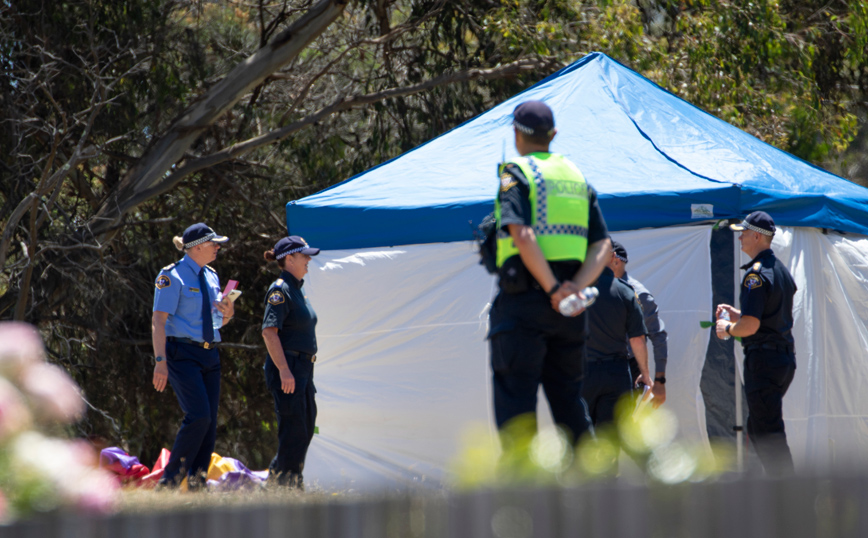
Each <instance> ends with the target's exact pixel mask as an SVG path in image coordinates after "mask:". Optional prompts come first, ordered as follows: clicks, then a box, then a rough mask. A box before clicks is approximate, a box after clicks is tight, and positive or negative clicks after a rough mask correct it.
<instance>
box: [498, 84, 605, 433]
mask: <svg viewBox="0 0 868 538" xmlns="http://www.w3.org/2000/svg"><path fill="white" fill-rule="evenodd" d="M513 127H514V128H515V146H516V149H517V150H518V153H519V154H520V155H521V157H519V158H516V159H514V160H512V161H511V162H508V163H503V164H502V165H501V166H500V170H499V172H500V189H499V192H498V195H497V198H496V201H495V217H496V219H497V230H498V231H497V267H498V272H499V287H500V291H499V293H498V295H497V297H496V298H495V300H494V303H493V305H492V308H491V312H490V317H489V322H490V331H489V340H490V346H491V366H492V370H493V386H494V390H493V393H494V413H495V420H496V422H497V426H498V428H499V429H500V430H501V431H503V430H504V428H505V427H506V426H507V425H508V423H510V421H512V420H513V419H515V418H516V417H519V416H520V415H527V416H530V417H533V419H534V420H532V421H530V426H531V427H532V431H528V432H527V433H535V430H536V422H535V418H536V415H535V412H536V405H537V391H538V388H539V385H540V384H542V386H543V389H544V390H545V394H546V398H547V399H548V401H549V406H550V407H551V411H552V416H553V418H554V421H555V423H556V424H558V425H560V426H562V427H564V428H565V429H566V430H568V432H569V434H570V435H572V436H573V438H574V440H575V441H578V439H579V437H580V436H581V435H582V434H583V433H584V432H585V431H586V430H587V429H588V427H589V423H588V418H587V412H586V409H585V405H584V402H582V400H581V386H582V376H583V375H584V362H585V339H586V335H587V317H586V316H585V315H584V312H583V311H581V310H580V311H579V312H577V313H576V314H575V316H574V317H566V316H563V315H561V314H560V313H559V311H558V305H559V303H560V301H561V300H562V299H564V298H566V297H567V296H569V295H571V294H575V293H579V292H580V290H582V289H584V288H585V287H587V286H589V285H590V284H591V283H593V282H594V281H595V280H596V279H597V277H598V276H599V274H600V272H601V271H602V270H603V267H605V264H606V261H607V260H608V259H609V257H610V256H611V246H610V242H609V237H608V230H607V228H606V222H605V220H604V219H603V215H602V212H601V211H600V208H599V205H598V203H597V195H596V193H595V192H594V190H593V189H592V188H591V187H590V186H589V185H588V184H587V182H586V181H585V179H584V177H583V176H582V173H581V172H580V171H579V169H578V168H577V167H576V166H575V165H574V164H573V163H571V162H570V161H568V160H567V159H566V158H564V157H563V156H562V155H558V154H556V153H550V152H549V143H550V142H551V140H552V138H554V136H555V132H556V131H555V128H554V117H553V115H552V111H551V109H549V107H548V106H546V105H545V104H544V103H542V102H540V101H528V102H525V103H522V104H521V105H519V106H518V107H517V108H516V109H515V111H514V112H513Z"/></svg>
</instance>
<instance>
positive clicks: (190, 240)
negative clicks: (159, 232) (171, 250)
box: [182, 222, 229, 248]
mask: <svg viewBox="0 0 868 538" xmlns="http://www.w3.org/2000/svg"><path fill="white" fill-rule="evenodd" d="M182 239H183V241H184V248H193V247H195V246H196V245H201V244H202V243H206V242H208V241H214V242H215V243H225V242H226V241H229V238H228V237H224V236H222V235H217V234H216V233H215V232H214V230H212V229H211V228H210V227H209V226H208V225H207V224H205V223H204V222H198V223H196V224H194V225H192V226H190V227H189V228H187V229H186V230H184V235H183V237H182Z"/></svg>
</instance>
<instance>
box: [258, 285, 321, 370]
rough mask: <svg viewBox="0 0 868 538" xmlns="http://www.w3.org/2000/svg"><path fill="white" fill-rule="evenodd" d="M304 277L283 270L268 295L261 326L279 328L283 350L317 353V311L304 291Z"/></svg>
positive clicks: (278, 333)
mask: <svg viewBox="0 0 868 538" xmlns="http://www.w3.org/2000/svg"><path fill="white" fill-rule="evenodd" d="M303 286H304V280H298V279H297V278H295V277H294V276H292V275H291V274H290V273H288V272H287V271H282V272H281V273H280V278H278V279H277V280H276V281H274V283H273V284H272V285H271V287H269V288H268V294H267V295H266V296H265V317H264V319H263V320H262V328H263V329H265V328H267V327H277V335H278V336H279V337H280V344H281V346H282V347H283V349H284V350H288V351H298V352H301V353H308V354H310V355H316V351H317V347H316V321H317V319H316V312H314V310H313V307H312V306H311V305H310V301H308V300H307V295H305V293H304V287H303Z"/></svg>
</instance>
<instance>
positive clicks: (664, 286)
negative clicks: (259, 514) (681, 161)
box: [305, 226, 712, 489]
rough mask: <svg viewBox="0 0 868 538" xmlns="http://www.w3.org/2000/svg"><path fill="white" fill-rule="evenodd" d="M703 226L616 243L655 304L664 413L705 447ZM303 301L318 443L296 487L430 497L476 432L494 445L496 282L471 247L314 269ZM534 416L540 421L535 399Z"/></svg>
mask: <svg viewBox="0 0 868 538" xmlns="http://www.w3.org/2000/svg"><path fill="white" fill-rule="evenodd" d="M709 235H710V228H709V227H708V226H696V227H677V228H661V229H652V230H639V231H631V232H623V233H616V234H613V236H614V237H615V238H616V239H617V240H618V241H623V243H624V244H625V246H626V247H627V248H628V251H629V253H630V264H629V265H628V270H629V271H630V273H631V274H632V275H633V276H634V277H635V278H637V279H639V280H640V281H642V282H643V283H644V284H645V285H646V286H647V287H648V288H649V289H650V290H651V291H652V293H654V294H655V297H656V298H657V299H658V301H659V303H660V307H661V316H662V318H663V319H664V320H665V323H666V328H667V331H668V332H669V338H670V353H669V366H668V368H667V377H668V379H669V380H670V381H669V384H668V385H667V392H668V395H667V397H668V402H667V406H669V407H670V408H671V409H673V410H674V411H675V412H676V414H677V416H678V418H679V421H680V424H681V429H682V433H683V435H684V436H685V437H687V438H688V439H691V440H694V441H696V442H700V443H702V442H707V436H706V433H705V408H704V405H703V402H702V397H701V394H700V391H699V376H700V375H701V372H702V365H703V362H704V360H705V352H706V347H707V345H708V338H709V336H710V331H703V330H700V329H699V324H698V322H699V320H702V319H708V318H709V317H710V313H711V308H712V306H711V277H710V253H709ZM305 289H306V291H307V293H308V296H309V298H310V300H311V303H312V304H313V307H314V309H315V310H316V312H317V315H318V318H319V323H318V325H317V341H318V344H319V353H318V360H317V365H316V374H315V377H316V386H317V390H318V391H319V392H318V394H317V403H318V407H319V417H318V419H317V424H318V427H319V434H318V435H316V436H315V437H314V441H313V443H312V444H311V448H310V452H309V454H308V458H307V463H306V469H305V475H306V477H307V478H308V480H310V481H312V482H314V483H319V484H320V485H323V486H328V487H337V488H350V489H358V488H362V489H369V488H378V487H392V486H402V485H409V484H413V483H421V484H429V485H431V486H434V487H436V486H439V485H440V484H442V483H443V482H445V481H447V480H448V470H449V464H450V462H451V461H453V460H454V459H455V458H456V457H457V455H458V454H459V451H460V450H461V448H462V446H461V445H462V441H461V439H462V436H463V435H464V434H465V433H466V432H467V431H468V430H469V429H470V428H473V427H474V426H476V427H481V428H485V429H486V430H487V431H488V432H489V433H490V437H489V439H490V442H491V443H492V444H493V446H496V444H497V440H496V436H495V431H494V428H493V420H492V418H491V415H492V409H491V408H492V405H491V397H490V369H489V361H488V346H487V342H486V340H485V335H486V332H487V328H488V327H487V305H488V303H489V301H490V300H491V299H492V298H493V294H494V291H495V285H494V279H493V277H491V276H490V275H488V274H487V273H486V272H485V270H484V269H483V268H482V267H481V266H480V265H479V264H478V255H477V254H476V252H475V246H474V245H473V243H470V242H457V243H437V244H426V245H410V246H402V247H394V248H382V249H376V248H374V249H364V250H359V251H323V252H322V253H321V254H320V255H319V256H317V257H315V258H313V262H312V263H311V272H310V275H309V276H308V278H307V279H306V284H305ZM539 408H540V415H541V416H542V417H544V418H543V420H544V421H547V420H550V419H547V418H546V417H548V416H549V413H548V410H547V406H546V404H545V401H544V399H543V398H541V400H540V407H539Z"/></svg>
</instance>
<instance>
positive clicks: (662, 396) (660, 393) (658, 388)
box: [651, 383, 666, 409]
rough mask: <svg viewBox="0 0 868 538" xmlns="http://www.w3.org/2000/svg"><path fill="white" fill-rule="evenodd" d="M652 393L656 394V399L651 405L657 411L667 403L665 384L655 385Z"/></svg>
mask: <svg viewBox="0 0 868 538" xmlns="http://www.w3.org/2000/svg"><path fill="white" fill-rule="evenodd" d="M651 392H652V393H653V394H654V399H653V400H651V405H653V406H654V409H657V408H658V407H660V406H661V405H663V404H664V402H666V385H665V384H663V383H654V387H652V388H651Z"/></svg>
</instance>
